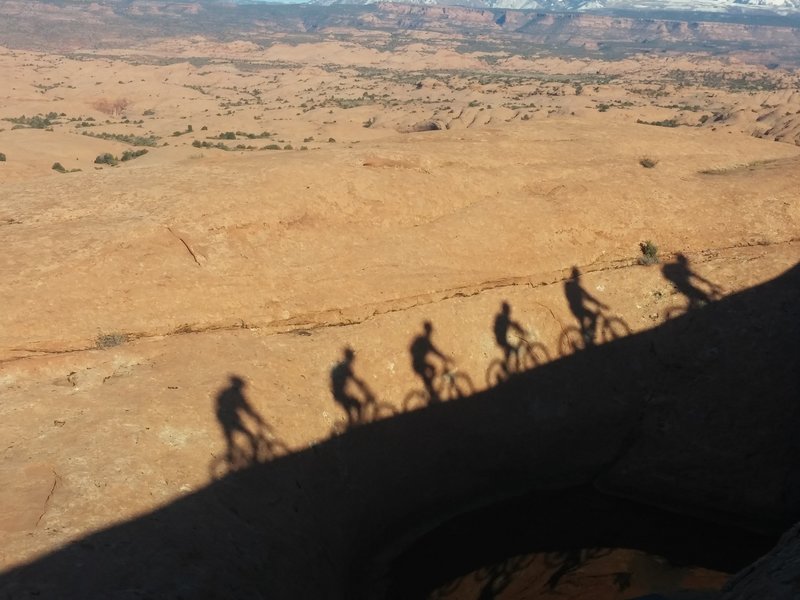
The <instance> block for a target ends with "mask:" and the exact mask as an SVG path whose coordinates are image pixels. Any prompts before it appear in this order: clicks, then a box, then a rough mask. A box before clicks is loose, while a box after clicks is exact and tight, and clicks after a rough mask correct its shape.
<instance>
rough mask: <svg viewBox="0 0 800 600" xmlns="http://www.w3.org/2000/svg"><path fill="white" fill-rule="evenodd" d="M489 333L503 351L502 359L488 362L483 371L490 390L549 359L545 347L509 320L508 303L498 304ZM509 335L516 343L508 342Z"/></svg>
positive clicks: (513, 321) (521, 327) (516, 323)
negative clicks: (498, 309) (532, 339)
mask: <svg viewBox="0 0 800 600" xmlns="http://www.w3.org/2000/svg"><path fill="white" fill-rule="evenodd" d="M492 331H493V332H494V339H495V342H496V343H497V345H498V346H499V347H500V349H501V350H502V351H503V358H502V359H499V358H496V359H494V360H493V361H492V362H491V363H489V368H488V369H487V370H486V384H487V385H488V386H489V387H492V386H494V385H497V384H498V383H499V382H501V381H504V380H506V379H508V378H509V377H510V376H511V375H513V374H514V373H522V372H524V371H527V370H528V369H533V368H534V367H538V366H539V365H541V364H544V363H545V362H547V361H548V360H549V359H550V356H549V354H548V352H547V348H546V347H545V346H544V344H541V343H539V342H532V341H531V340H530V339H529V333H528V332H527V331H526V330H525V328H524V327H523V326H522V325H520V323H518V322H517V321H515V320H513V319H512V318H511V306H510V305H509V303H508V302H503V303H502V304H501V305H500V312H498V313H497V314H496V315H495V318H494V325H493V328H492ZM511 335H513V336H514V337H515V338H516V340H514V341H512V340H511V339H509V336H511Z"/></svg>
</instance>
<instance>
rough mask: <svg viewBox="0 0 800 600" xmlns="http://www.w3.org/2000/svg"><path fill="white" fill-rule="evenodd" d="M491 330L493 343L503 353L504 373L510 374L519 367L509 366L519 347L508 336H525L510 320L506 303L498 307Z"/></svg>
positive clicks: (520, 327)
mask: <svg viewBox="0 0 800 600" xmlns="http://www.w3.org/2000/svg"><path fill="white" fill-rule="evenodd" d="M492 330H493V331H494V339H495V342H497V345H498V346H500V349H501V350H502V351H503V366H504V368H505V371H506V373H507V374H508V373H511V372H512V369H514V368H516V367H518V366H519V365H515V366H512V364H511V357H512V356H515V357H517V352H518V351H519V347H518V346H515V345H514V344H512V343H511V342H510V341H509V339H508V334H509V332H511V331H513V332H515V333H517V334H518V335H519V336H520V337H523V336H524V335H525V329H523V327H522V325H520V324H519V323H518V322H516V321H514V320H513V319H512V318H511V306H510V305H509V303H508V302H503V303H502V304H501V305H500V312H499V313H497V315H495V318H494V327H493V328H492ZM517 362H519V357H517Z"/></svg>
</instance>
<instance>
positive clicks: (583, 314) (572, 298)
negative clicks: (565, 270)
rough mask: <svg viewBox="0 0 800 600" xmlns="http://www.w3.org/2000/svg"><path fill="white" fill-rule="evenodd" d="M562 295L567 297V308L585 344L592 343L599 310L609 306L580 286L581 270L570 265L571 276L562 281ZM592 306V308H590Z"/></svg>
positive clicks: (606, 308)
mask: <svg viewBox="0 0 800 600" xmlns="http://www.w3.org/2000/svg"><path fill="white" fill-rule="evenodd" d="M564 295H565V296H566V297H567V303H568V304H569V309H570V311H572V314H573V315H575V318H576V319H577V320H578V324H579V326H580V329H581V335H582V336H583V339H584V341H585V342H586V345H587V346H589V345H592V344H594V340H595V333H596V331H597V319H598V317H599V316H600V312H601V311H603V310H608V309H609V307H608V306H606V305H605V304H603V303H602V302H600V300H598V299H597V298H595V297H594V296H592V295H591V294H590V293H589V292H587V291H586V290H585V289H583V287H582V286H581V272H580V270H579V269H578V267H572V276H571V278H570V279H568V280H567V281H565V282H564ZM590 306H593V307H594V309H592V308H590Z"/></svg>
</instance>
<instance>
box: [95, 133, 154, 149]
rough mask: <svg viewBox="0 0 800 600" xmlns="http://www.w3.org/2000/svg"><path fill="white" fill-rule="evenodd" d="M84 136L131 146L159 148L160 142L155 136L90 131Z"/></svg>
mask: <svg viewBox="0 0 800 600" xmlns="http://www.w3.org/2000/svg"><path fill="white" fill-rule="evenodd" d="M83 135H88V136H89V137H95V138H100V139H101V140H114V141H115V142H123V143H125V144H130V145H131V146H151V147H153V146H157V145H158V140H159V139H160V138H158V137H156V136H154V135H148V136H143V135H129V134H126V133H105V132H101V133H90V132H88V131H84V132H83Z"/></svg>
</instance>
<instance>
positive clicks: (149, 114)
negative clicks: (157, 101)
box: [142, 108, 156, 117]
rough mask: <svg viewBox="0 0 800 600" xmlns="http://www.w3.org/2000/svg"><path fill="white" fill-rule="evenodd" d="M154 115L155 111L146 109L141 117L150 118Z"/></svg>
mask: <svg viewBox="0 0 800 600" xmlns="http://www.w3.org/2000/svg"><path fill="white" fill-rule="evenodd" d="M154 114H156V111H154V110H153V109H152V108H148V109H147V110H146V111H144V112H143V113H142V115H144V116H145V117H152V116H153V115H154Z"/></svg>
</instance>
